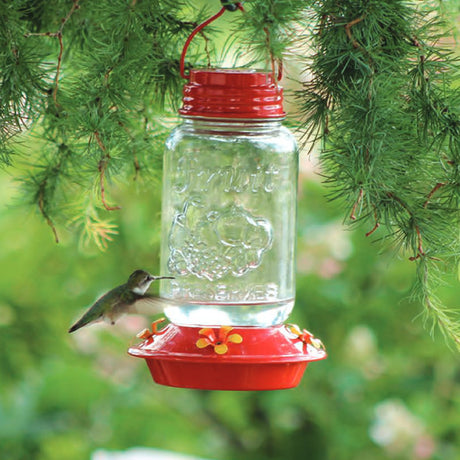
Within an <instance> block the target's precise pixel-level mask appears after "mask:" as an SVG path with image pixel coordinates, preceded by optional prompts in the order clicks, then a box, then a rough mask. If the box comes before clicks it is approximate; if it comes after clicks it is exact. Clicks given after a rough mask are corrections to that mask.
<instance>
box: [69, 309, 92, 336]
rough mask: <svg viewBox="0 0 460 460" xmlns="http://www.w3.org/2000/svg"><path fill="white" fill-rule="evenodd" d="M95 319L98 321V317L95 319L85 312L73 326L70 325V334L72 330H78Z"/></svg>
mask: <svg viewBox="0 0 460 460" xmlns="http://www.w3.org/2000/svg"><path fill="white" fill-rule="evenodd" d="M98 319H100V318H98ZM95 321H97V319H96V320H95V319H94V318H91V317H89V315H86V314H85V315H83V316H82V317H81V318H80V319H79V320H78V321H77V322H76V323H75V324H74V325H73V326H71V327H70V329H69V334H71V333H72V332H75V331H76V330H78V329H80V328H81V327H83V326H86V325H87V324H89V323H93V322H95Z"/></svg>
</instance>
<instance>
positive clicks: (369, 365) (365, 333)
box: [343, 324, 386, 380]
mask: <svg viewBox="0 0 460 460" xmlns="http://www.w3.org/2000/svg"><path fill="white" fill-rule="evenodd" d="M343 349H344V357H345V359H346V361H347V364H348V365H349V366H353V367H355V368H357V369H359V370H360V371H361V373H362V374H363V375H364V377H365V378H367V379H369V380H371V379H375V378H378V377H379V376H380V375H381V374H382V373H383V372H384V371H385V368H386V366H385V363H384V360H383V357H382V356H381V355H380V354H379V352H378V344H377V339H376V337H375V334H374V331H373V330H372V329H371V328H370V327H368V326H365V325H363V324H360V325H357V326H354V327H353V328H352V329H351V330H350V332H349V333H348V335H347V337H346V338H345V346H344V348H343Z"/></svg>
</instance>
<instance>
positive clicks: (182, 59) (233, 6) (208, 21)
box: [180, 0, 244, 80]
mask: <svg viewBox="0 0 460 460" xmlns="http://www.w3.org/2000/svg"><path fill="white" fill-rule="evenodd" d="M222 4H223V5H224V6H223V7H222V8H221V9H220V11H219V12H217V13H216V14H215V15H214V16H211V17H210V18H209V19H206V21H204V22H202V23H201V24H200V25H199V26H197V27H196V28H195V29H194V30H193V31H192V33H191V34H190V36H189V37H188V38H187V41H186V42H185V45H184V49H183V50H182V54H181V55H180V75H181V77H182V78H185V79H187V80H188V79H189V78H190V75H187V74H186V73H185V55H186V54H187V50H188V47H189V45H190V43H191V41H192V40H193V39H194V38H195V35H196V34H197V33H199V32H201V30H203V29H204V28H205V27H206V26H207V25H208V24H211V22H213V21H215V20H216V19H218V18H220V17H221V16H222V15H223V14H224V13H225V11H226V10H229V11H236V10H237V9H238V10H240V11H244V8H243V5H242V4H241V3H230V2H228V0H226V1H222Z"/></svg>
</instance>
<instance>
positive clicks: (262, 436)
mask: <svg viewBox="0 0 460 460" xmlns="http://www.w3.org/2000/svg"><path fill="white" fill-rule="evenodd" d="M295 73H296V72H295V65H294V67H293V68H292V69H291V74H295ZM286 85H289V82H286V84H285V86H286ZM24 142H25V144H24V145H22V146H21V148H22V149H27V148H39V146H38V147H37V145H36V144H34V139H33V138H27V137H26V138H25V139H24ZM24 168H25V169H27V167H26V166H24ZM13 173H14V174H17V171H14V170H8V169H7V170H1V171H0V234H1V238H2V241H1V244H0V350H1V351H0V460H82V459H91V458H94V453H95V452H96V451H98V450H100V449H104V450H107V451H125V450H128V449H131V448H133V447H137V446H140V447H153V448H157V449H165V450H169V451H173V452H178V453H184V454H189V455H195V456H199V457H203V458H207V459H214V460H227V459H228V460H230V459H240V460H259V459H260V460H262V459H276V460H291V459H292V460H294V459H295V460H297V459H299V458H308V459H309V460H351V459H353V460H384V459H407V460H419V459H420V460H422V459H428V460H458V459H459V458H460V366H459V355H458V353H457V352H455V351H451V350H450V349H449V348H448V346H447V345H446V343H445V341H444V340H443V338H442V337H440V336H439V334H437V335H435V337H434V339H433V338H432V337H431V336H430V334H429V325H427V327H424V325H423V319H422V318H421V317H420V316H419V314H420V313H421V311H422V307H421V305H418V304H416V303H413V302H411V301H410V300H409V296H410V289H411V285H412V282H413V280H414V269H415V267H414V264H413V263H412V262H410V261H409V260H407V258H403V257H398V256H397V255H396V254H395V253H394V251H393V250H392V249H391V248H387V249H382V246H381V245H380V244H376V243H373V242H372V241H370V240H369V238H366V237H365V236H364V234H365V233H366V231H368V230H369V229H364V228H357V229H356V230H355V231H350V230H347V229H346V227H345V226H344V225H343V223H342V216H341V213H340V211H339V209H338V206H337V205H336V204H335V203H331V202H328V201H327V199H326V195H327V190H325V188H324V187H323V185H322V184H321V180H320V179H321V178H320V176H319V174H318V169H317V166H316V160H315V157H314V156H313V157H312V158H307V157H306V155H303V156H302V159H301V182H300V193H299V213H298V245H297V247H298V252H297V264H298V271H297V273H298V277H297V302H296V307H295V309H294V312H293V314H292V317H291V320H292V322H296V323H298V324H299V325H300V326H301V327H305V328H307V329H309V330H311V331H312V332H313V333H314V334H315V335H316V336H318V337H320V338H321V339H322V340H323V342H324V343H325V345H326V348H327V351H328V353H329V357H328V359H327V360H326V361H321V362H319V363H313V364H311V365H310V366H309V367H308V369H307V371H306V373H305V376H304V378H303V380H302V382H301V384H300V385H299V386H298V387H297V388H295V389H291V390H282V391H270V392H259V393H257V392H207V391H196V390H186V389H176V388H168V387H162V386H159V385H157V384H155V383H153V381H152V379H151V377H150V373H149V372H148V369H147V367H146V365H145V363H144V361H143V360H139V359H135V358H132V357H130V356H128V354H127V348H128V347H129V346H130V345H131V344H132V343H134V342H135V341H136V339H135V335H136V333H137V332H138V331H140V330H141V329H143V328H144V327H147V326H149V324H150V321H151V320H152V318H143V317H139V316H132V317H129V318H124V319H123V320H121V321H120V322H118V323H117V325H116V326H114V327H110V326H107V325H95V326H92V327H90V328H85V329H82V330H81V331H79V332H78V333H76V334H73V335H69V334H68V333H67V330H68V327H69V326H70V325H71V324H72V322H73V321H74V320H75V319H76V318H77V317H78V316H79V315H80V314H81V313H82V312H83V311H84V309H85V308H86V307H87V306H89V305H90V304H91V303H92V302H93V301H94V300H95V299H96V298H97V297H98V296H99V295H100V294H102V293H103V292H105V291H106V290H108V289H110V288H112V287H114V286H115V285H117V284H121V283H123V282H124V281H125V280H126V278H127V276H128V275H129V273H131V271H133V270H134V269H136V268H144V269H147V270H149V271H151V272H152V273H154V274H156V273H158V262H159V261H158V254H159V244H160V241H159V218H160V184H157V183H155V182H152V183H144V184H143V185H142V184H139V183H134V182H133V183H119V184H116V187H113V188H111V189H110V197H111V199H112V200H113V202H115V203H117V204H119V205H121V206H122V210H121V211H120V212H118V213H114V214H113V215H112V217H113V218H114V221H115V223H116V224H117V225H118V234H117V235H114V241H113V242H112V243H111V244H110V245H109V247H108V249H107V250H106V251H104V252H101V251H100V250H99V249H98V248H97V247H95V246H87V245H85V244H84V242H82V241H80V240H79V237H78V235H76V234H74V233H72V232H71V231H70V230H69V231H67V233H66V230H65V229H63V228H59V233H60V238H61V243H59V244H58V245H56V244H55V243H54V239H53V235H52V233H51V231H50V229H49V227H48V226H47V225H46V223H45V222H44V221H43V219H42V218H41V217H40V215H39V212H38V210H37V209H32V208H26V207H24V206H22V205H21V204H20V199H19V198H18V192H17V182H16V181H15V178H14V176H13ZM379 236H380V235H379V231H377V232H376V233H375V234H374V235H373V237H374V240H375V239H378V238H379ZM444 281H445V284H444V285H443V286H442V287H441V288H440V290H439V292H438V294H439V296H440V297H441V298H442V299H443V301H444V302H445V303H446V304H447V305H449V306H451V307H452V308H458V305H459V294H460V286H459V280H458V273H452V274H451V276H450V277H446V278H445V279H444ZM154 289H155V287H153V291H154ZM152 458H154V457H152Z"/></svg>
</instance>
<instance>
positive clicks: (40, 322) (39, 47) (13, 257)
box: [0, 0, 460, 460]
mask: <svg viewBox="0 0 460 460" xmlns="http://www.w3.org/2000/svg"><path fill="white" fill-rule="evenodd" d="M202 3H205V4H206V7H207V8H209V11H204V10H201V9H199V8H197V7H196V4H195V2H191V1H183V2H173V1H170V0H167V1H146V0H137V1H136V0H101V1H97V2H89V1H85V0H81V1H76V0H72V1H64V0H58V1H54V2H47V1H44V0H29V1H26V0H13V1H7V0H0V23H1V24H2V27H0V120H1V126H0V162H1V164H2V165H3V166H4V167H5V169H6V171H7V173H5V172H2V178H1V181H2V187H1V188H0V194H1V198H2V199H1V200H0V202H1V203H2V206H3V204H5V203H11V202H12V201H14V199H13V198H12V196H11V193H10V192H9V191H10V190H11V188H12V187H13V186H12V184H11V181H10V180H9V179H7V174H8V173H9V174H11V175H14V176H15V177H16V178H18V179H19V181H20V187H21V190H22V195H21V197H20V198H16V199H17V201H19V202H20V203H21V204H24V203H27V204H30V205H32V206H33V208H32V209H35V211H36V214H37V215H38V217H39V218H40V219H41V220H39V219H38V218H37V215H35V214H29V215H27V214H26V211H25V209H24V208H19V209H7V208H6V207H5V206H4V207H3V208H2V213H1V214H0V232H1V234H2V237H3V244H2V245H1V247H0V261H1V263H0V275H1V276H0V347H1V349H2V350H3V353H1V354H0V375H1V378H0V457H1V458H7V459H11V460H22V459H24V460H35V459H37V460H53V459H55V458H56V459H57V458H59V459H66V460H67V459H68V460H73V459H75V460H76V459H79V460H80V459H82V458H89V457H90V455H91V453H92V452H94V450H95V449H97V448H106V449H110V450H115V449H128V448H129V447H132V446H135V445H142V446H152V447H158V448H163V449H170V450H175V451H182V452H186V453H189V454H196V455H200V456H202V457H208V458H220V459H226V458H228V459H231V458H241V459H243V460H245V459H251V460H254V459H256V460H257V459H270V458H271V459H283V460H290V459H291V458H292V459H294V458H295V459H297V458H299V455H302V454H304V456H309V458H311V459H312V460H315V459H318V460H329V459H331V460H348V459H350V458H353V459H355V460H368V459H372V460H384V459H387V458H389V457H392V458H400V459H405V458H407V459H409V458H410V459H414V458H430V459H432V460H437V459H442V460H456V459H457V458H459V455H460V452H459V450H458V445H459V444H460V439H459V438H458V436H459V434H458V426H459V423H460V420H459V415H458V414H459V413H460V407H459V400H458V396H457V395H458V363H457V361H458V360H457V357H456V356H455V355H453V354H450V352H449V351H446V349H445V346H444V344H443V343H442V342H440V341H436V342H435V341H432V340H431V338H430V337H428V336H427V334H425V333H424V332H423V328H422V324H423V321H420V320H417V321H414V320H413V318H414V317H415V316H416V315H417V311H418V307H417V305H415V304H414V303H412V302H410V301H409V300H407V295H408V292H407V288H406V286H407V285H409V284H410V282H411V274H410V273H411V269H412V265H414V264H416V265H417V269H416V270H417V283H416V284H417V285H416V286H415V288H414V292H415V295H416V296H417V297H418V298H421V300H422V301H423V302H424V304H425V306H426V311H427V312H428V314H429V316H432V317H434V318H435V319H436V321H437V322H438V324H439V325H440V326H441V330H443V332H445V333H446V334H447V335H449V336H451V337H452V338H453V339H454V340H457V341H458V336H459V331H458V324H457V322H456V321H455V314H453V313H451V312H450V311H448V310H447V311H446V309H445V308H443V307H442V305H441V302H438V301H437V299H436V296H434V295H433V292H432V289H433V287H434V286H435V285H437V280H436V278H435V277H436V276H439V277H440V278H442V280H443V281H444V282H445V281H450V282H451V283H452V284H453V285H454V287H453V288H452V287H449V286H444V285H441V287H439V288H438V290H437V293H438V296H439V297H440V298H442V299H443V300H444V302H445V303H446V304H448V305H449V304H450V305H456V304H457V303H458V288H456V287H455V286H458V280H456V279H453V277H452V279H450V278H449V277H446V274H445V272H446V271H450V272H453V271H454V270H452V267H455V269H457V265H456V264H458V252H459V246H458V238H459V234H458V229H459V222H458V218H459V212H458V198H459V164H460V163H459V155H460V151H459V135H458V134H459V132H458V131H459V115H458V107H459V95H458V88H459V85H458V73H456V72H458V64H457V62H456V61H455V59H454V57H453V56H452V55H451V54H450V51H449V50H448V49H447V47H446V48H443V47H442V46H440V45H438V44H437V41H438V40H440V39H443V40H444V38H443V36H444V35H445V33H444V30H445V26H444V25H443V24H442V23H441V22H440V21H439V19H438V17H437V15H436V14H434V13H433V12H431V13H429V14H428V13H426V12H425V11H418V10H417V9H416V6H417V5H418V4H420V2H419V3H417V4H414V3H413V2H404V1H383V2H382V1H374V0H371V1H345V2H343V1H341V2H336V1H332V0H330V1H329V0H328V1H323V2H316V1H308V2H301V1H288V0H268V1H262V0H251V1H247V2H245V3H244V8H245V13H241V12H239V11H236V12H235V13H226V16H224V18H228V22H225V20H224V19H221V20H220V21H221V22H220V24H219V25H215V26H213V27H208V28H206V29H205V31H203V34H199V35H198V36H197V37H196V38H195V40H194V43H193V45H192V47H191V49H190V52H189V53H188V54H187V60H188V61H187V63H186V67H187V68H190V67H191V66H192V65H194V66H196V65H206V63H207V61H209V60H210V59H211V57H214V55H213V54H212V53H213V52H214V50H213V48H212V41H211V40H210V38H211V37H214V36H217V32H218V31H219V29H224V30H227V29H226V27H227V28H228V27H229V26H228V23H234V24H235V26H234V28H233V32H234V36H233V35H232V40H230V42H231V45H232V47H233V49H234V52H235V56H236V57H239V58H241V59H242V60H243V62H249V63H251V65H256V64H257V65H262V66H263V67H264V68H266V69H268V70H271V69H274V70H275V71H276V70H277V67H278V68H279V67H280V65H281V59H282V58H283V57H284V56H286V55H292V54H296V56H297V58H298V57H299V55H301V56H303V57H302V59H303V60H302V70H309V71H310V72H311V75H312V77H311V78H310V79H309V81H308V82H307V83H306V84H305V86H304V87H303V88H301V90H300V91H299V92H298V93H297V95H298V104H299V109H300V112H301V117H300V116H297V114H293V115H294V116H293V121H292V122H297V123H300V124H302V128H301V132H302V133H304V134H305V137H306V138H309V140H310V141H311V140H312V139H317V140H321V141H322V142H321V143H322V149H323V150H322V154H321V155H322V156H321V162H322V167H323V171H322V172H323V174H324V176H325V182H326V186H327V189H326V191H325V190H324V189H323V188H322V187H321V186H320V185H318V184H317V183H315V182H313V181H310V182H308V183H307V184H304V187H305V188H306V190H305V193H306V195H305V196H303V197H302V200H301V202H300V206H299V223H300V225H299V229H300V235H299V244H298V248H299V250H298V259H299V276H298V296H297V298H298V301H297V306H296V309H295V311H294V317H293V321H295V322H298V323H299V324H300V325H301V326H304V325H305V326H307V327H308V328H311V329H312V331H313V332H315V333H316V334H317V335H318V336H319V337H321V338H322V339H323V341H324V342H325V344H326V346H327V349H328V352H329V358H328V360H327V361H325V362H323V363H318V364H316V365H314V364H312V365H311V366H310V367H309V368H308V370H307V373H306V376H305V378H304V380H303V381H302V384H301V385H300V386H299V387H298V388H297V389H294V390H289V391H284V392H267V393H222V392H214V393H208V392H197V391H191V390H190V391H189V390H179V389H171V388H162V387H159V386H157V385H153V384H152V382H151V379H150V376H149V375H148V373H147V370H146V368H145V365H144V364H143V363H142V362H138V360H135V359H134V358H129V357H128V356H126V346H127V343H128V342H129V341H130V340H132V338H133V337H134V335H135V333H136V332H137V331H138V330H140V329H142V327H143V326H145V325H146V324H143V323H142V320H139V318H137V319H136V318H133V319H129V320H127V322H126V323H121V324H120V325H117V326H116V327H115V328H112V329H110V330H109V329H107V328H99V329H98V328H97V326H95V329H91V330H90V331H88V332H87V333H86V334H87V335H85V336H84V338H82V339H81V340H79V338H78V337H72V338H69V336H68V334H67V332H66V331H67V329H68V326H69V325H70V324H71V322H72V320H73V319H75V317H77V316H78V313H79V310H80V309H82V308H83V307H84V306H85V305H89V304H90V303H91V302H92V301H94V299H95V298H96V297H97V295H98V294H100V293H101V290H102V289H104V288H110V287H112V286H113V285H114V284H116V283H117V282H121V281H123V280H124V279H125V277H126V273H129V272H130V270H132V269H134V268H138V267H145V268H147V269H150V270H152V272H155V269H154V268H155V267H156V266H157V265H158V260H157V254H158V234H159V228H158V221H159V201H160V197H159V190H158V189H159V187H158V178H159V174H160V171H161V153H162V146H163V142H164V139H165V137H166V135H167V133H168V132H169V130H170V127H171V124H172V122H174V119H171V116H172V114H173V113H174V112H175V109H176V108H177V105H178V101H179V99H180V93H181V86H182V82H181V79H180V77H179V68H178V62H179V56H180V52H181V50H182V45H183V43H184V41H185V38H186V37H187V36H188V34H189V33H190V32H191V30H192V29H193V28H194V27H195V25H196V24H197V23H199V22H200V21H201V20H202V19H204V18H205V17H209V16H210V14H209V13H210V12H211V11H212V12H215V11H217V10H218V8H219V7H220V5H219V2H216V3H215V4H214V3H213V4H212V6H211V4H210V2H202ZM423 5H424V6H428V7H430V8H431V7H432V6H433V5H434V7H435V10H431V11H439V13H440V14H441V13H442V14H446V15H447V14H451V15H453V14H457V15H458V12H459V11H458V5H457V4H456V2H455V1H450V2H446V1H443V2H423ZM233 37H234V38H233ZM441 43H444V42H441ZM307 49H309V50H310V51H307ZM216 62H218V60H217V61H216ZM299 118H301V121H300V122H298V119H299ZM13 168H15V169H13ZM146 191H147V192H146ZM325 193H328V194H329V198H334V199H335V200H336V201H335V202H329V201H328V202H326V200H325V198H324V195H325ZM119 206H120V207H121V208H122V211H121V212H119V213H117V212H115V210H116V209H117V208H118V207H119ZM341 214H342V215H345V216H346V219H345V220H346V221H347V222H349V221H350V220H352V221H354V222H355V223H356V224H362V225H363V226H364V228H365V230H366V231H367V232H368V233H370V234H371V235H373V236H374V237H380V238H379V239H381V240H383V242H384V243H386V244H385V245H384V246H383V248H384V249H383V250H382V253H381V254H377V252H376V250H375V247H372V246H371V245H370V242H369V241H368V240H369V238H366V237H365V236H364V235H361V234H360V233H358V232H355V233H353V234H351V233H344V232H343V231H342V230H341V224H340V215H341ZM351 217H354V218H355V219H352V218H351ZM43 222H45V223H46V224H47V226H48V227H49V228H50V229H51V231H52V232H54V237H55V239H56V240H58V239H59V240H60V241H61V244H60V245H59V246H56V245H55V244H54V243H53V242H52V241H51V239H50V238H49V234H48V233H49V231H48V229H47V228H46V227H47V226H46V225H43ZM377 223H378V224H380V226H379V227H377V225H376V224H377ZM112 239H113V242H112V243H111V245H110V251H106V252H103V250H104V249H106V248H107V245H108V243H109V242H110V241H111V240H112ZM388 247H390V248H391V249H390V250H389V249H385V248H388ZM393 248H396V249H398V248H401V250H402V253H403V254H407V256H409V257H410V258H411V259H414V260H412V261H407V260H395V258H394V257H393V254H392V250H394V249H393ZM94 249H96V250H94ZM99 249H101V250H102V251H100V250H99ZM437 259H442V261H440V260H437ZM455 283H457V284H455ZM401 299H405V300H401ZM79 337H80V338H81V337H82V336H79ZM388 413H389V414H390V415H391V414H392V413H393V414H395V413H396V414H397V415H393V417H394V418H393V419H391V420H387V421H386V422H385V420H386V419H384V415H385V414H388ZM407 414H409V415H410V416H409V415H407ZM379 423H380V424H381V423H384V428H386V429H388V430H390V431H389V433H390V435H391V436H393V437H392V438H391V437H390V438H386V439H385V438H384V436H383V435H382V434H380V437H379V435H378V433H379V431H378V430H379ZM385 423H386V424H385ZM401 426H402V427H401ZM406 427H409V428H411V429H412V431H410V430H408V429H406Z"/></svg>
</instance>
